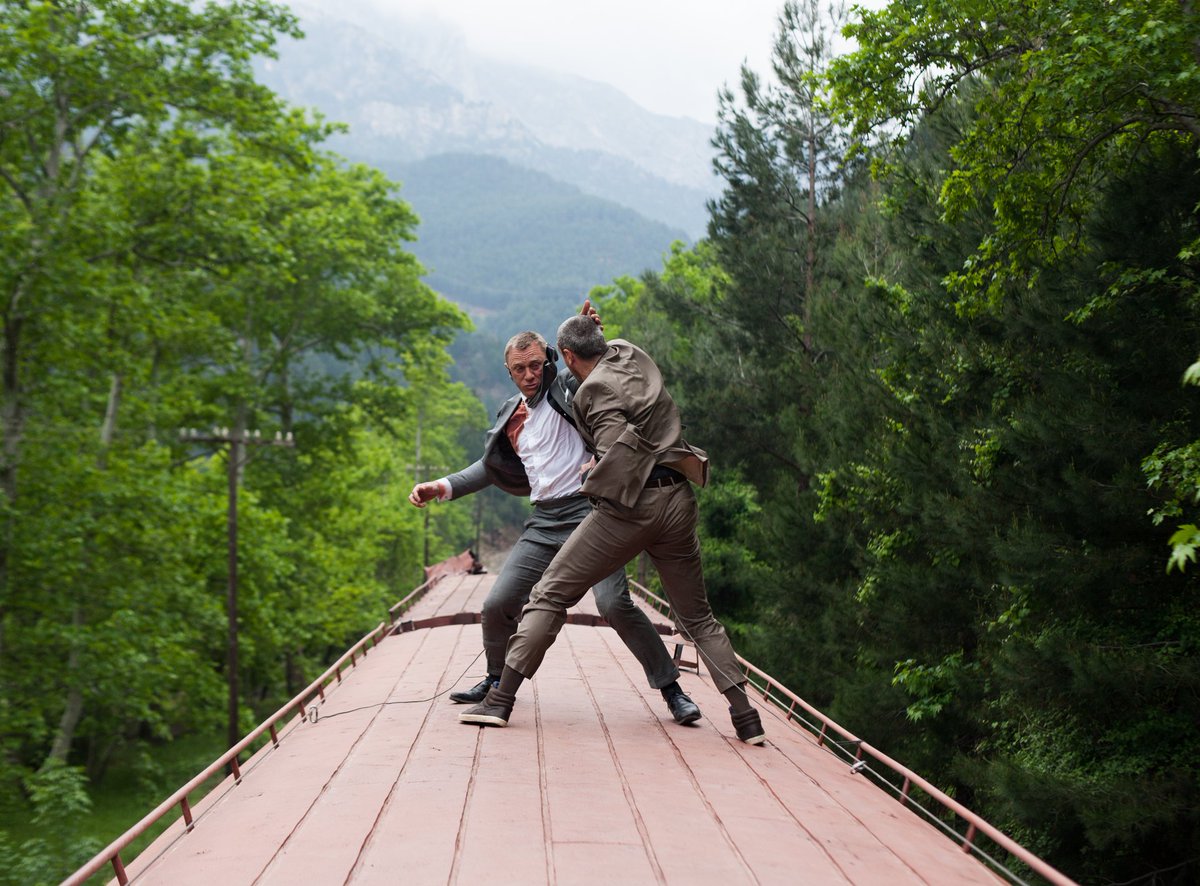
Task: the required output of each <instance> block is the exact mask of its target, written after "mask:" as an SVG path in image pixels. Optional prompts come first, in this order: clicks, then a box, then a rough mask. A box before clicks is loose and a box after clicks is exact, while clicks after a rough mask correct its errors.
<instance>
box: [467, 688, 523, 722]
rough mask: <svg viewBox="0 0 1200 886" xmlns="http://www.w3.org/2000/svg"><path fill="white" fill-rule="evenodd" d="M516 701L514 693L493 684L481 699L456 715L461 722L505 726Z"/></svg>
mask: <svg viewBox="0 0 1200 886" xmlns="http://www.w3.org/2000/svg"><path fill="white" fill-rule="evenodd" d="M516 701H517V696H516V693H514V692H505V691H503V690H502V689H501V688H500V687H499V686H493V687H492V688H491V689H489V690H488V694H487V697H486V698H484V700H483V701H481V702H480V703H479V704H477V705H475V707H473V708H467V709H466V710H465V711H463V712H462V713H461V714H459V715H458V719H459V720H461V721H462V722H463V723H478V724H479V725H480V726H507V725H508V718H509V717H511V716H512V709H513V705H514V704H515V703H516Z"/></svg>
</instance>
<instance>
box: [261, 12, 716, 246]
mask: <svg viewBox="0 0 1200 886" xmlns="http://www.w3.org/2000/svg"><path fill="white" fill-rule="evenodd" d="M292 6H293V8H294V9H295V11H296V12H297V13H298V15H300V18H301V23H302V27H303V28H304V30H305V33H306V38H305V39H304V40H302V41H291V40H287V41H284V43H283V44H282V45H281V47H280V58H279V60H278V61H267V62H265V63H263V64H262V65H261V76H262V79H263V81H264V82H265V83H266V84H267V85H269V86H271V87H272V88H273V89H275V90H276V91H277V92H278V93H279V94H280V95H282V96H283V97H284V98H286V99H287V100H288V101H290V102H292V103H293V104H300V105H306V106H311V107H316V108H318V109H320V110H321V111H322V112H323V113H324V114H325V115H326V117H328V118H329V119H332V120H338V121H341V122H344V123H346V124H348V125H349V127H350V132H349V134H348V135H345V136H339V137H337V138H336V139H334V140H333V142H332V146H333V148H334V149H335V150H338V151H339V152H341V153H343V154H345V155H346V156H348V157H350V158H351V159H355V160H361V161H364V162H368V163H372V164H373V165H380V166H383V165H386V164H388V163H389V162H390V163H392V164H395V163H407V162H411V161H414V160H419V159H422V158H425V157H429V156H433V155H436V154H441V153H456V154H483V155H491V156H499V157H503V158H504V159H506V160H509V161H511V162H513V163H515V164H518V165H521V166H525V167H528V168H530V169H533V170H537V171H539V172H544V173H546V174H547V175H550V176H552V177H554V178H556V179H558V180H559V181H562V182H565V183H568V184H572V185H575V186H576V187H577V188H579V189H580V190H581V191H582V192H583V193H585V194H590V195H593V196H597V197H602V198H604V199H608V200H612V201H614V202H616V203H619V204H621V205H623V206H627V207H629V208H631V209H634V210H635V211H637V212H638V213H640V214H641V215H644V216H646V217H647V218H649V219H653V220H656V221H659V222H662V223H664V224H666V225H668V226H670V227H672V228H677V229H681V230H682V231H683V232H684V233H686V235H687V236H688V237H689V238H691V239H693V240H694V239H697V238H699V237H701V236H703V234H704V225H705V222H706V213H705V208H704V204H705V200H706V199H707V198H709V197H712V196H714V195H715V193H716V190H717V180H716V178H715V177H714V176H713V174H712V168H711V157H712V148H711V146H710V145H709V140H710V138H711V136H712V129H711V127H710V126H708V125H706V124H703V123H700V122H698V121H695V120H690V119H687V118H684V117H667V116H663V115H659V114H653V113H651V112H649V111H647V110H645V109H643V108H641V107H639V106H638V105H637V104H636V103H634V102H633V101H632V100H631V99H629V98H628V97H627V96H625V95H623V94H622V93H621V92H619V91H617V90H616V89H614V88H613V87H611V86H607V85H605V84H602V83H596V82H593V81H589V80H584V79H582V78H579V77H574V76H571V75H567V74H561V73H556V72H553V71H547V70H544V69H539V68H534V67H523V66H520V65H513V64H508V63H504V62H498V61H494V60H491V59H486V58H483V57H480V56H477V55H474V54H472V53H471V52H470V50H469V49H468V47H467V45H466V42H465V39H464V37H463V36H462V34H461V33H460V32H458V31H457V30H455V29H453V28H452V27H450V26H448V25H446V24H444V23H442V22H440V21H438V20H434V19H430V18H412V19H406V20H403V21H398V20H389V21H388V22H379V21H372V20H367V19H364V18H362V17H361V16H362V13H361V12H359V13H356V12H355V11H354V10H353V9H349V10H346V11H345V12H334V11H327V10H324V9H322V8H318V7H314V6H309V5H306V4H305V3H303V2H299V3H294V4H292ZM355 16H358V18H357V20H355ZM614 63H616V62H615V61H614Z"/></svg>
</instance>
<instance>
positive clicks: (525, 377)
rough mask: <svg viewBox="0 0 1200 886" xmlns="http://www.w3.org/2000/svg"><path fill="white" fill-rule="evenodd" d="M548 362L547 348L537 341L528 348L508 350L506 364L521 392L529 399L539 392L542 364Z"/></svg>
mask: <svg viewBox="0 0 1200 886" xmlns="http://www.w3.org/2000/svg"><path fill="white" fill-rule="evenodd" d="M545 362H546V349H545V348H544V347H542V346H541V345H539V344H538V343H537V342H534V343H533V344H531V345H529V346H528V347H526V348H521V349H520V350H518V349H517V348H513V349H512V350H511V351H509V352H508V356H507V357H506V358H505V360H504V365H505V366H507V367H508V374H509V375H511V376H512V380H513V382H514V383H515V384H516V386H517V388H518V389H519V390H520V391H521V393H522V394H523V395H524V396H525V397H526V399H528V398H529V397H532V396H533V395H534V394H536V393H537V392H538V388H539V387H541V384H542V364H543V363H545Z"/></svg>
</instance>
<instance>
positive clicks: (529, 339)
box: [504, 332, 546, 363]
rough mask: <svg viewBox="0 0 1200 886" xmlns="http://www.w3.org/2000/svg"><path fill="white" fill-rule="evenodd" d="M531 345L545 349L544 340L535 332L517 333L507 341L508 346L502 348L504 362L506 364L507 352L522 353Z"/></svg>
mask: <svg viewBox="0 0 1200 886" xmlns="http://www.w3.org/2000/svg"><path fill="white" fill-rule="evenodd" d="M532 344H538V345H541V346H542V350H545V349H546V340H545V339H544V338H542V337H541V336H540V335H539V334H538V333H536V332H518V333H517V334H516V335H514V336H513V337H512V338H510V339H509V340H508V344H506V345H505V346H504V362H505V363H507V362H508V352H509V351H523V350H525V349H526V348H527V347H529V346H530V345H532Z"/></svg>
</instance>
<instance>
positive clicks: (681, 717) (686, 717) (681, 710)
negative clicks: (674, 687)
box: [667, 692, 700, 726]
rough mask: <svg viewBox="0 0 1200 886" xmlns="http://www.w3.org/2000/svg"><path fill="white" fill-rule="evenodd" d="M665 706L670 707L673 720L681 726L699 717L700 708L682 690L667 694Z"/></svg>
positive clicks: (693, 721)
mask: <svg viewBox="0 0 1200 886" xmlns="http://www.w3.org/2000/svg"><path fill="white" fill-rule="evenodd" d="M667 707H668V708H670V709H671V716H672V717H674V718H675V722H676V723H679V724H681V725H683V726H686V725H687V724H688V723H695V722H696V721H697V720H699V719H700V708H699V707H698V706H697V705H696V703H695V702H694V701H692V700H691V699H690V698H688V697H687V696H686V695H685V694H684V693H682V692H675V693H673V694H671V695H670V696H668V697H667Z"/></svg>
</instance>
